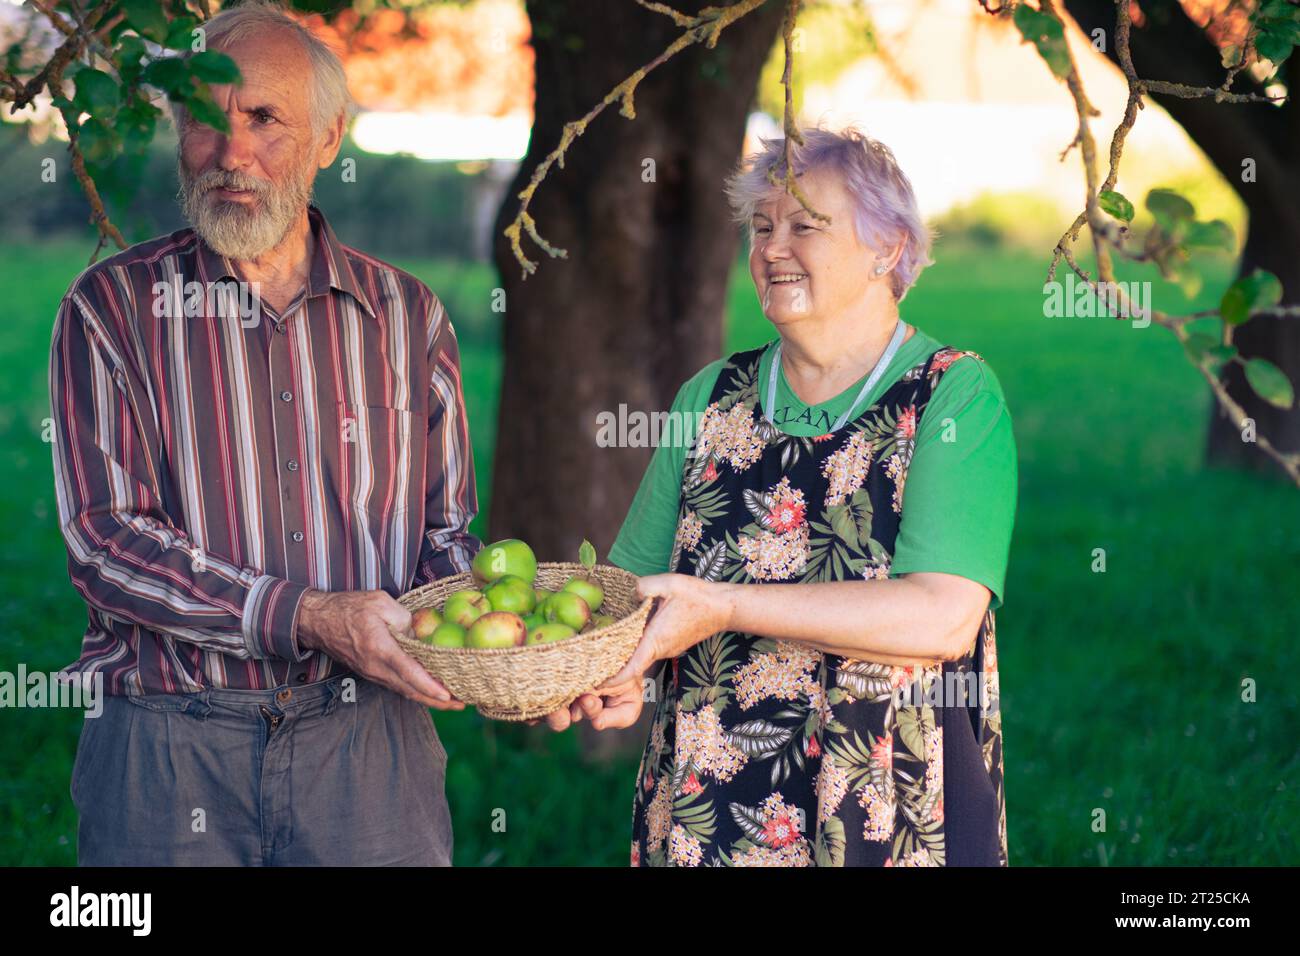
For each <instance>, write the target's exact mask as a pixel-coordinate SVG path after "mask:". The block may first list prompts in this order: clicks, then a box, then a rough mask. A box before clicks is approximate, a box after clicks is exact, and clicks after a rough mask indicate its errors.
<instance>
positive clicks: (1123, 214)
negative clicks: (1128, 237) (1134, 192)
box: [1097, 189, 1134, 222]
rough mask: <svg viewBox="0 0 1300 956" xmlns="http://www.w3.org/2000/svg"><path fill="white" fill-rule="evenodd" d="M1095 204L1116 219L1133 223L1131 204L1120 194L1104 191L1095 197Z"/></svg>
mask: <svg viewBox="0 0 1300 956" xmlns="http://www.w3.org/2000/svg"><path fill="white" fill-rule="evenodd" d="M1097 202H1098V203H1100V204H1101V208H1102V209H1103V210H1105V211H1106V212H1107V213H1109V214H1110V215H1112V216H1114V217H1115V218H1116V219H1122V220H1123V221H1124V222H1132V221H1133V212H1134V210H1133V204H1132V203H1131V202H1129V201H1128V200H1127V199H1126V198H1124V196H1123V195H1122V194H1121V193H1117V192H1114V191H1112V190H1109V189H1104V190H1102V191H1101V192H1100V193H1099V194H1098V195H1097Z"/></svg>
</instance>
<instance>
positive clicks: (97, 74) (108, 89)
mask: <svg viewBox="0 0 1300 956" xmlns="http://www.w3.org/2000/svg"><path fill="white" fill-rule="evenodd" d="M72 81H73V83H75V84H76V86H77V92H76V93H75V94H74V95H73V97H72V102H73V103H75V104H76V105H77V106H78V107H80V108H81V109H82V110H83V111H85V112H87V113H90V114H91V115H93V116H102V115H103V114H104V113H109V112H112V111H113V110H115V109H116V108H117V104H118V99H119V97H120V91H119V90H118V86H117V81H116V80H114V79H113V78H112V77H111V76H109V75H108V74H107V73H105V72H104V71H103V70H96V69H94V68H93V67H89V66H83V67H82V68H81V69H80V70H78V71H77V74H76V76H74V77H73V78H72Z"/></svg>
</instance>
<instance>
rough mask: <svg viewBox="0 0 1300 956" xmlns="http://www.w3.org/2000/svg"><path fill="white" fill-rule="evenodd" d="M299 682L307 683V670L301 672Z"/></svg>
mask: <svg viewBox="0 0 1300 956" xmlns="http://www.w3.org/2000/svg"><path fill="white" fill-rule="evenodd" d="M298 683H299V684H305V683H307V672H306V671H303V672H302V673H301V674H299V675H298Z"/></svg>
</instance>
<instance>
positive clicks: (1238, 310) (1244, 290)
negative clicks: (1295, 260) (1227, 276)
mask: <svg viewBox="0 0 1300 956" xmlns="http://www.w3.org/2000/svg"><path fill="white" fill-rule="evenodd" d="M1281 301H1282V283H1281V282H1279V281H1278V278H1277V276H1275V275H1273V273H1271V272H1266V271H1264V270H1263V269H1256V270H1255V271H1254V272H1252V273H1251V274H1250V275H1248V276H1242V277H1241V278H1240V279H1238V280H1237V281H1236V282H1234V283H1233V284H1232V285H1230V286H1228V291H1227V292H1225V293H1223V298H1222V299H1221V300H1220V302H1219V314H1220V315H1222V316H1223V321H1225V322H1227V323H1228V324H1229V325H1241V324H1242V323H1243V322H1245V321H1246V320H1247V319H1249V318H1250V314H1251V313H1252V312H1255V311H1258V310H1259V309H1268V308H1272V307H1273V306H1275V305H1277V304H1278V303H1279V302H1281Z"/></svg>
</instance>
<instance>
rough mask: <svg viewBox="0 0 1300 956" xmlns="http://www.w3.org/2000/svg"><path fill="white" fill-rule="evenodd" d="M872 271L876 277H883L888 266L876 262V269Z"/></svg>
mask: <svg viewBox="0 0 1300 956" xmlns="http://www.w3.org/2000/svg"><path fill="white" fill-rule="evenodd" d="M872 271H873V272H874V273H875V274H876V275H878V276H883V275H884V274H885V273H886V272H888V271H889V266H887V265H885V264H884V263H883V262H878V263H876V268H875V269H873V270H872Z"/></svg>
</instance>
